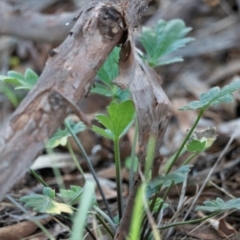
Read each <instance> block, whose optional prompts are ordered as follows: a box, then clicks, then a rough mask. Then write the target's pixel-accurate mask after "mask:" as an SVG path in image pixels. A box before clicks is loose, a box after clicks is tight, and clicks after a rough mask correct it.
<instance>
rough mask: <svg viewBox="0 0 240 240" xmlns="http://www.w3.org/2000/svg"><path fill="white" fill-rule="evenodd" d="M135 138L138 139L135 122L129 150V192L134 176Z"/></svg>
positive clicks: (136, 122)
mask: <svg viewBox="0 0 240 240" xmlns="http://www.w3.org/2000/svg"><path fill="white" fill-rule="evenodd" d="M137 138H138V121H137V119H136V120H135V130H134V138H133V145H132V150H131V166H130V176H129V192H131V189H132V187H133V176H134V159H135V156H136V153H135V151H136V145H137Z"/></svg>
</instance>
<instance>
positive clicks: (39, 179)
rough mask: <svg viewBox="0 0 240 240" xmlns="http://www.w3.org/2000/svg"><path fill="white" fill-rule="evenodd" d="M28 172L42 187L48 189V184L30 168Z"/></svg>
mask: <svg viewBox="0 0 240 240" xmlns="http://www.w3.org/2000/svg"><path fill="white" fill-rule="evenodd" d="M29 172H30V173H31V174H32V175H33V176H34V177H35V178H36V179H37V181H38V182H40V183H41V184H42V185H43V186H44V187H49V186H48V184H47V183H46V182H45V181H44V180H43V179H42V178H41V177H40V176H39V175H38V174H37V173H36V172H35V171H34V170H32V169H31V168H30V170H29Z"/></svg>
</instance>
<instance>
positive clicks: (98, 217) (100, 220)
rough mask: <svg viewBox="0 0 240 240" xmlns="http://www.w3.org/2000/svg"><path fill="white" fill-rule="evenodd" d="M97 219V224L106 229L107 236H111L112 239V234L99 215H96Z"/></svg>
mask: <svg viewBox="0 0 240 240" xmlns="http://www.w3.org/2000/svg"><path fill="white" fill-rule="evenodd" d="M96 217H97V219H98V220H99V222H100V223H101V224H102V225H103V226H104V228H105V229H106V231H107V232H108V234H109V235H110V236H111V238H112V239H113V238H114V234H113V232H112V231H111V229H110V228H109V227H108V225H107V224H106V223H105V221H104V220H103V219H102V217H101V216H100V215H99V214H96Z"/></svg>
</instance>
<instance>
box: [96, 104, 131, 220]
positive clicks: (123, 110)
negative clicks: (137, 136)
mask: <svg viewBox="0 0 240 240" xmlns="http://www.w3.org/2000/svg"><path fill="white" fill-rule="evenodd" d="M107 110H108V114H109V115H97V116H96V119H97V120H98V121H99V122H100V123H101V124H102V125H103V126H104V127H105V129H103V128H99V127H97V126H93V128H92V130H93V131H94V132H96V133H98V134H99V135H101V136H103V137H105V138H107V139H110V140H112V141H113V145H114V153H115V164H116V180H117V196H118V213H119V219H121V217H122V212H123V200H122V178H121V161H120V150H119V141H120V139H121V137H122V136H123V135H124V134H125V133H126V132H127V130H128V129H129V127H130V125H131V124H132V122H133V120H134V117H135V109H134V104H133V102H132V101H131V100H126V101H124V102H122V103H119V104H118V103H117V102H114V101H113V102H111V104H110V105H109V107H108V108H107Z"/></svg>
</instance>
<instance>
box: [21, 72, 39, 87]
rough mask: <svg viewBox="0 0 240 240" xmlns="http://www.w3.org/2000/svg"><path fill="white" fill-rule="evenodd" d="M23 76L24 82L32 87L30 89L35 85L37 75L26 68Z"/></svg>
mask: <svg viewBox="0 0 240 240" xmlns="http://www.w3.org/2000/svg"><path fill="white" fill-rule="evenodd" d="M24 75H25V80H26V82H27V83H28V84H29V86H32V87H33V86H34V85H35V84H36V83H37V81H38V79H39V77H38V75H37V74H36V73H35V72H34V71H33V70H31V69H29V68H27V70H26V71H25V74H24Z"/></svg>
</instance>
